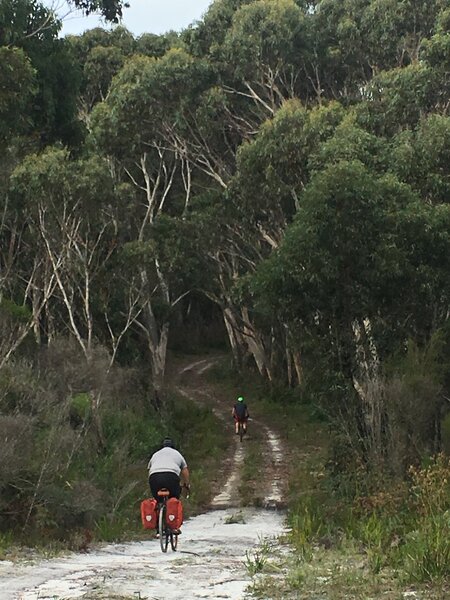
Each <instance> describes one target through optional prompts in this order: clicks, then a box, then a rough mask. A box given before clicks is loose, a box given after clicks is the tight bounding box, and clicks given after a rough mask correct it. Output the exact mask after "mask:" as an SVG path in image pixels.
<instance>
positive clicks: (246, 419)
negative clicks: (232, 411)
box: [234, 415, 248, 423]
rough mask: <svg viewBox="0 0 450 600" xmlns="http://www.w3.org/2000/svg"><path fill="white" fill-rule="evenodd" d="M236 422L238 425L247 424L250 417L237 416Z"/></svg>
mask: <svg viewBox="0 0 450 600" xmlns="http://www.w3.org/2000/svg"><path fill="white" fill-rule="evenodd" d="M234 420H235V421H236V422H237V423H247V421H248V417H237V416H236V415H235V416H234Z"/></svg>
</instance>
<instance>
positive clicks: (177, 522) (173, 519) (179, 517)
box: [166, 498, 183, 529]
mask: <svg viewBox="0 0 450 600" xmlns="http://www.w3.org/2000/svg"><path fill="white" fill-rule="evenodd" d="M166 523H167V525H168V526H169V527H170V528H171V529H179V528H180V527H181V525H182V524H183V505H182V504H181V501H180V500H178V498H169V499H168V500H167V503H166Z"/></svg>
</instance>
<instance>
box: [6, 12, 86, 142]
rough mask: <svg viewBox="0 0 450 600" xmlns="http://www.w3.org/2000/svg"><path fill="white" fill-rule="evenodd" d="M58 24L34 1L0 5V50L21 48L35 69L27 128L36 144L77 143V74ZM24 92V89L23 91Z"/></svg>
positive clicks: (78, 134)
mask: <svg viewBox="0 0 450 600" xmlns="http://www.w3.org/2000/svg"><path fill="white" fill-rule="evenodd" d="M60 26H61V24H60V22H59V21H57V20H56V19H55V17H54V15H53V13H52V11H51V10H49V9H47V8H46V7H45V6H44V5H43V4H41V3H40V2H38V1H37V0H4V2H2V3H1V5H0V47H1V46H8V47H10V48H12V47H15V48H20V49H21V50H22V51H23V52H24V54H25V55H26V57H27V58H28V60H29V62H30V65H31V67H32V68H33V69H34V70H35V86H36V94H35V97H34V101H33V104H32V106H31V110H30V111H29V120H30V129H31V125H32V128H33V134H34V138H35V139H37V140H38V141H39V143H41V144H42V143H43V144H45V143H51V142H54V141H56V140H62V141H63V142H64V143H77V142H78V141H79V137H80V130H79V127H78V124H77V122H76V95H77V92H78V86H79V75H78V71H77V68H76V66H75V65H74V63H73V61H72V59H71V57H70V54H69V52H68V48H67V44H66V42H65V40H60V39H58V32H59V29H60ZM25 93H26V90H25Z"/></svg>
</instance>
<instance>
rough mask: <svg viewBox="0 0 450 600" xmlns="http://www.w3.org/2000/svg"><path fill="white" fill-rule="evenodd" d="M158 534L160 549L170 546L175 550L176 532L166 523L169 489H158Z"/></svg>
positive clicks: (164, 549)
mask: <svg viewBox="0 0 450 600" xmlns="http://www.w3.org/2000/svg"><path fill="white" fill-rule="evenodd" d="M157 495H158V498H157V500H158V508H157V510H158V535H159V543H160V545H161V550H162V551H163V552H167V548H168V547H169V542H170V547H171V548H172V550H173V551H174V552H176V549H177V545H178V533H175V532H174V531H173V529H172V528H171V527H169V525H168V524H167V520H166V512H167V499H168V497H169V496H170V492H169V490H167V489H166V488H162V489H161V490H158V494H157Z"/></svg>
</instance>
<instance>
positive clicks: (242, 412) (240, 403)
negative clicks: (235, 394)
mask: <svg viewBox="0 0 450 600" xmlns="http://www.w3.org/2000/svg"><path fill="white" fill-rule="evenodd" d="M231 414H232V415H233V418H234V426H235V429H236V435H238V434H239V423H242V428H243V430H244V433H247V421H248V418H249V416H250V415H249V414H248V408H247V405H246V404H245V402H244V398H243V396H239V398H238V399H237V402H236V404H235V405H234V406H233V410H232V412H231Z"/></svg>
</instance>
